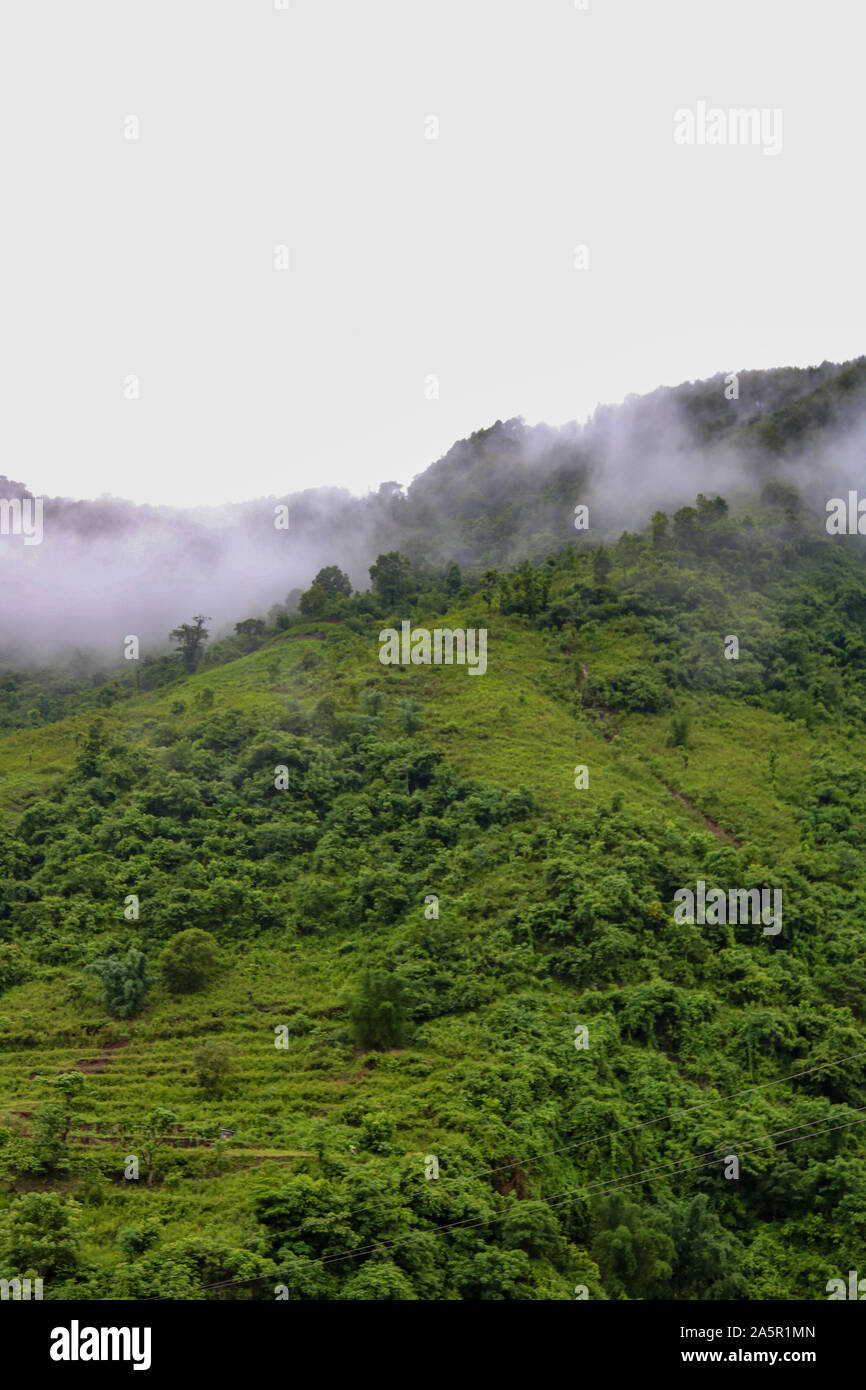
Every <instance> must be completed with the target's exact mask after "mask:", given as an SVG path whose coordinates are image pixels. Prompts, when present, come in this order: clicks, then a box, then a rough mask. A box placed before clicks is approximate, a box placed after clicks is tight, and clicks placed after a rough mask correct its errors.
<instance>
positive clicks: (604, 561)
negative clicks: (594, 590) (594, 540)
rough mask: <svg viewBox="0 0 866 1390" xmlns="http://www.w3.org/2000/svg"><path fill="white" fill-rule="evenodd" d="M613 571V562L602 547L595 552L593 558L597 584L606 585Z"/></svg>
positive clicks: (593, 569) (593, 570)
mask: <svg viewBox="0 0 866 1390" xmlns="http://www.w3.org/2000/svg"><path fill="white" fill-rule="evenodd" d="M612 569H613V561H612V560H611V558H610V556H609V555H608V553H607V551H606V550H605V548H604V546H603V545H600V546H599V547H598V549H597V550H595V551H593V556H592V572H593V575H594V576H595V582H596V584H605V583H606V582H607V577H608V575H609V574H610V572H611V570H612Z"/></svg>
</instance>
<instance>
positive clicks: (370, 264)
mask: <svg viewBox="0 0 866 1390" xmlns="http://www.w3.org/2000/svg"><path fill="white" fill-rule="evenodd" d="M0 13H2V18H0V119H2V129H3V136H2V141H0V175H2V190H3V193H2V197H3V209H4V211H3V219H2V225H0V473H6V474H8V475H9V476H11V477H13V478H16V479H20V480H22V481H24V482H26V483H27V484H28V485H29V486H30V488H31V489H32V490H33V491H34V492H36V493H44V494H57V493H60V494H64V495H67V496H79V497H93V496H97V495H99V494H101V493H103V492H108V493H112V494H114V495H117V496H124V497H130V498H133V499H135V500H138V501H148V502H165V503H175V504H179V505H186V504H192V503H220V502H224V501H230V500H239V499H242V498H246V497H252V496H256V495H262V494H269V493H278V494H283V493H286V492H289V491H295V490H297V489H300V488H303V487H309V486H316V485H319V484H323V483H331V484H340V485H344V486H346V487H349V488H350V489H352V490H353V491H355V492H364V491H366V490H367V489H368V488H371V487H372V488H374V487H376V486H378V484H379V483H380V482H381V481H383V480H385V479H396V480H398V481H400V482H404V483H406V482H409V481H410V480H411V478H412V477H413V476H414V475H415V474H416V473H418V472H420V471H421V470H422V469H423V468H425V467H426V466H427V464H428V463H430V462H432V461H433V460H434V459H435V458H437V457H439V456H440V455H441V454H442V453H444V452H445V450H446V449H447V448H448V447H449V446H450V444H451V443H452V442H453V441H454V440H455V439H458V438H461V437H463V436H465V435H467V434H469V433H471V432H472V431H473V430H474V429H478V428H480V427H482V426H484V425H486V424H489V423H491V422H492V421H494V420H495V419H497V418H507V417H509V416H513V415H524V416H526V417H527V419H529V420H531V421H534V420H539V419H543V420H547V421H550V422H552V423H559V422H562V421H565V420H569V419H574V418H578V419H582V418H584V417H585V416H586V415H587V414H588V413H590V412H591V411H592V410H593V408H594V407H595V405H596V404H597V403H598V402H599V401H617V400H621V399H622V398H623V397H624V396H625V395H626V394H628V393H629V392H643V391H647V390H651V389H652V388H654V387H655V386H658V385H660V384H670V385H673V384H676V383H677V382H679V381H682V380H691V379H694V378H696V377H702V376H708V375H711V374H713V373H714V372H717V371H726V372H727V371H732V370H734V369H736V368H738V367H769V366H777V365H783V364H789V363H793V364H799V365H808V364H810V363H817V362H820V361H822V360H824V359H826V358H830V359H833V360H842V359H845V358H848V357H852V356H856V355H858V354H860V353H862V352H863V351H864V350H866V343H864V337H863V324H864V322H866V313H864V309H866V303H864V298H866V296H864V273H863V205H864V199H863V148H862V139H863V117H862V88H863V81H862V58H863V40H864V37H866V20H864V14H866V11H863V10H862V9H861V7H859V6H858V5H856V4H854V3H851V0H822V3H821V4H820V5H816V4H814V3H813V0H726V3H725V4H724V5H720V4H718V3H716V0H589V7H588V9H586V10H581V9H579V8H577V6H576V5H575V3H574V0H363V2H362V0H289V4H288V8H287V9H286V10H282V9H277V8H276V7H275V4H274V0H79V2H78V3H74V4H73V3H70V0H40V2H39V3H38V4H36V3H33V0H5V3H4V5H3V7H2V12H0ZM700 101H704V102H706V103H707V104H708V106H710V107H713V106H717V107H721V108H723V109H728V108H733V107H758V108H767V109H770V110H773V109H776V108H779V109H780V110H781V112H782V149H781V152H780V153H779V154H777V155H765V154H764V153H763V149H762V147H761V146H760V145H757V146H745V147H744V146H731V145H727V146H718V145H717V146H709V145H703V146H698V145H694V146H691V147H689V146H683V145H678V144H676V143H675V142H674V138H673V133H674V113H675V112H676V111H677V110H678V109H683V108H696V107H697V103H698V102H700ZM130 116H133V117H135V118H137V120H138V122H139V138H138V139H137V140H135V139H127V138H125V131H129V130H131V129H132V127H131V125H130V124H129V123H128V121H127V118H128V117H130ZM431 116H432V117H435V118H436V119H437V120H438V123H439V130H438V139H429V138H426V137H427V136H428V135H429V134H430V133H431V132H432V131H433V126H432V123H431V122H430V121H429V118H430V117H431ZM281 245H286V246H288V248H289V253H288V254H289V268H288V270H285V271H283V270H279V269H276V268H275V266H274V248H275V247H276V246H281ZM577 245H585V246H586V247H587V248H588V258H589V265H588V268H587V269H576V268H575V247H576V246H577ZM131 376H135V377H137V378H138V388H139V391H140V396H139V399H137V400H134V399H133V400H130V399H126V398H125V390H126V391H130V390H134V386H130V385H129V384H128V378H130V377H131ZM432 376H435V377H437V378H438V391H439V396H438V399H429V398H428V397H429V396H430V395H431V393H432V389H433V388H432V386H431V384H430V382H429V380H428V378H430V377H432ZM425 387H426V390H425Z"/></svg>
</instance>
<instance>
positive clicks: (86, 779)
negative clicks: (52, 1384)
mask: <svg viewBox="0 0 866 1390" xmlns="http://www.w3.org/2000/svg"><path fill="white" fill-rule="evenodd" d="M864 383H866V359H858V361H857V362H856V363H852V364H848V365H846V366H845V367H837V366H834V365H830V364H825V365H824V366H822V367H820V368H816V369H814V370H812V371H809V372H805V371H793V370H780V371H778V372H764V373H742V374H741V375H740V378H739V382H738V391H739V394H738V396H736V397H735V398H733V399H727V398H726V396H725V387H726V383H725V379H724V378H721V377H719V378H717V379H715V380H714V381H712V382H704V383H698V384H695V385H692V386H686V387H681V388H678V389H677V390H676V391H675V392H657V393H655V394H654V395H653V396H650V397H647V398H644V399H642V400H634V401H630V402H627V403H626V405H624V406H623V407H620V408H619V409H618V410H611V411H599V412H598V413H597V415H596V417H595V418H594V419H593V420H592V421H591V422H589V423H588V424H587V425H586V426H584V427H580V428H578V427H574V428H572V429H558V430H555V429H548V428H547V427H540V426H539V427H533V428H530V427H527V426H525V425H524V424H522V423H521V422H519V421H511V422H507V423H501V422H500V423H498V424H497V425H495V426H494V427H493V428H492V429H490V430H485V431H481V432H479V434H477V435H474V436H472V438H471V439H470V440H468V441H464V442H463V443H461V444H458V445H455V447H454V449H452V450H451V451H450V452H449V454H448V455H447V456H446V457H445V458H444V459H442V460H440V461H439V463H437V464H434V465H433V466H432V467H431V468H430V469H429V470H428V471H427V472H426V473H425V474H424V475H422V477H421V478H419V479H418V480H416V482H415V483H414V484H413V485H412V487H410V488H409V489H408V492H407V493H406V494H405V495H404V494H403V492H402V491H401V490H399V489H395V488H390V489H389V488H388V487H384V488H383V489H382V490H381V491H380V493H379V495H378V496H377V497H376V498H373V499H368V500H367V501H366V502H354V501H352V499H348V498H343V499H342V500H341V501H340V502H339V503H338V504H337V505H336V511H335V512H334V513H333V514H332V517H331V521H332V522H333V521H334V517H336V518H337V519H336V522H334V525H333V529H331V530H330V531H329V532H328V534H327V535H326V534H325V531H321V532H320V533H317V536H318V539H317V541H316V547H315V548H314V547H313V546H312V544H310V545H309V546H308V548H307V552H306V553H307V554H308V555H309V556H312V555H313V553H314V550H315V554H316V557H317V559H320V560H321V564H320V566H319V568H318V573H317V572H316V570H315V569H310V570H309V571H308V572H307V573H305V575H304V578H303V581H301V582H299V583H298V584H297V585H294V586H293V585H292V583H291V582H287V583H285V584H284V585H283V586H282V589H281V590H279V591H277V593H275V594H274V595H273V596H272V597H271V599H270V606H267V595H266V594H265V593H264V589H266V588H267V585H266V584H265V585H264V586H263V592H262V604H263V606H262V607H261V608H257V607H256V606H255V604H254V603H253V602H252V601H250V602H248V603H244V604H243V606H242V608H241V610H240V611H239V610H238V609H235V613H234V627H233V630H232V629H231V628H230V629H229V630H228V632H227V634H226V635H224V636H221V635H219V634H218V633H217V632H216V631H214V633H213V640H209V629H208V627H207V623H208V621H209V618H208V616H207V615H208V614H209V613H210V612H211V611H212V610H211V609H209V608H207V607H205V606H204V604H203V605H202V610H201V613H200V614H199V615H197V616H193V611H192V610H191V611H190V612H186V611H184V610H181V611H175V612H174V614H173V616H172V620H171V622H172V623H173V624H175V625H176V626H175V628H174V632H173V634H172V636H173V645H174V647H175V651H174V653H173V654H169V649H170V647H171V645H172V644H171V643H169V641H168V640H167V634H168V630H169V626H170V625H171V624H166V626H165V630H164V633H163V640H162V642H161V643H160V644H159V645H157V644H152V645H151V646H150V648H148V647H147V646H145V647H144V648H143V651H142V656H141V659H138V660H135V659H133V660H120V661H119V662H118V661H117V660H116V658H117V657H118V656H119V652H120V641H121V637H122V634H121V637H118V638H117V641H116V646H115V660H114V663H113V665H112V666H111V667H110V669H103V668H98V667H97V666H96V665H94V664H93V659H91V658H89V657H88V656H87V655H86V653H82V655H81V656H80V657H79V658H78V659H77V661H76V662H72V663H67V664H65V665H64V666H63V667H62V669H61V668H60V667H59V666H58V667H52V666H51V665H49V666H47V667H45V666H44V665H43V666H42V667H41V668H35V669H34V668H33V667H30V666H25V665H23V664H22V665H19V666H18V667H14V666H13V667H10V668H9V669H7V670H6V671H5V672H4V673H3V676H2V678H0V695H2V710H0V720H2V724H0V989H2V994H0V1278H8V1279H12V1278H16V1277H17V1278H24V1277H27V1276H28V1275H29V1276H31V1277H37V1276H38V1277H41V1278H42V1279H43V1281H44V1296H45V1297H46V1298H64V1297H71V1296H74V1297H83V1298H88V1299H94V1300H101V1299H112V1298H129V1299H138V1298H172V1299H200V1298H244V1299H246V1298H257V1299H259V1298H260V1299H267V1300H272V1299H274V1298H275V1297H288V1298H290V1299H375V1300H379V1299H452V1300H453V1299H463V1300H470V1299H523V1300H541V1299H555V1300H565V1299H572V1298H574V1297H575V1296H577V1297H589V1298H591V1299H682V1300H694V1299H700V1300H705V1299H718V1298H734V1299H752V1300H761V1299H769V1298H807V1299H823V1298H826V1297H827V1292H826V1289H827V1284H828V1281H829V1280H831V1279H834V1278H838V1277H840V1276H841V1277H847V1271H848V1270H849V1269H856V1268H857V1265H858V1260H859V1261H860V1262H861V1263H862V1253H861V1252H862V1248H863V1240H864V1234H866V1139H864V1130H863V1128H862V1125H863V1122H864V1119H866V1028H864V1002H866V995H864V988H866V967H864V964H863V957H862V952H861V951H860V949H859V947H860V946H861V945H862V943H863V914H864V909H866V871H864V865H863V857H862V852H861V849H862V843H863V833H864V819H866V773H864V770H863V769H864V767H866V675H864V653H866V565H864V551H863V541H862V539H861V538H860V537H859V536H857V535H856V534H855V535H845V534H842V535H836V534H829V533H828V529H827V526H826V524H825V523H826V512H825V502H826V501H827V500H829V499H830V498H831V497H835V496H845V495H846V489H847V488H848V487H849V486H851V487H854V486H856V481H857V477H858V471H857V470H858V468H861V465H860V464H859V461H858V456H857V450H856V445H857V440H858V439H859V437H860V434H861V433H862V425H863V418H864V417H863V410H864ZM64 505H67V504H64ZM82 505H83V504H68V507H69V508H70V509H71V512H72V513H73V514H74V515H76V516H78V517H79V518H86V516H87V512H86V509H85V511H81V510H80V507H81V506H82ZM581 505H585V506H586V507H587V508H588V516H587V518H586V522H587V524H586V525H585V526H582V527H580V529H576V527H575V521H576V518H577V514H576V513H575V508H576V507H578V506H581ZM318 506H319V503H318V502H317V503H316V505H315V507H314V506H313V503H312V502H311V503H310V512H309V516H310V517H311V518H312V517H314V515H315V516H318V517H320V516H321V512H320V511H319V510H317V508H318ZM57 515H58V517H59V515H60V512H59V511H58V514H57ZM304 515H305V513H304V511H303V503H296V502H293V503H292V517H293V523H294V521H295V520H296V518H297V517H298V516H300V517H301V518H302V519H303V517H304ZM48 518H49V509H48V508H47V507H46V526H47V524H48ZM157 520H158V519H157ZM157 520H154V522H153V524H154V526H157ZM64 524H65V523H64ZM78 524H79V523H78V522H76V525H78ZM298 524H299V525H300V524H301V522H299V523H298ZM315 524H318V522H316V523H315ZM172 525H176V526H177V528H178V529H177V531H176V533H175V539H176V540H179V539H181V538H182V537H183V535H184V534H185V533H184V532H183V529H182V526H181V522H180V521H179V520H177V519H175V521H174V522H173V523H172ZM313 525H314V523H313V521H312V520H311V521H310V527H311V531H312V529H313ZM157 529H158V526H157ZM353 530H354V533H355V536H356V540H357V542H358V544H357V547H356V549H354V550H352V551H351V554H352V556H357V557H358V558H357V563H358V564H362V563H366V564H367V566H368V567H369V575H368V576H365V575H363V574H361V573H359V571H358V568H357V567H353V565H354V561H353V564H350V562H349V560H348V559H347V554H348V553H349V552H347V551H346V549H345V548H344V545H343V541H344V539H345V538H346V537H347V536H348V535H349V534H350V532H352V531H353ZM81 534H82V538H83V543H86V541H87V537H88V528H87V524H86V519H85V520H84V521H82V522H81ZM308 539H309V537H308ZM267 543H268V545H270V544H271V539H270V537H269V538H268V542H267ZM275 543H276V542H275ZM319 546H321V550H319V549H318V547H319ZM328 546H329V547H330V548H328ZM364 547H367V549H366V550H365V549H364ZM45 549H46V553H48V549H49V547H48V542H47V540H46V546H45ZM7 563H9V564H10V565H11V564H12V562H11V561H8V562H7ZM269 564H270V561H269ZM347 570H349V571H351V572H349V573H347V572H346V571H347ZM229 577H230V578H233V582H234V590H235V593H236V595H237V596H238V600H239V601H240V599H241V598H242V597H243V595H244V574H243V573H242V572H238V573H236V574H234V575H233V576H229ZM293 577H294V576H293ZM225 578H226V576H223V580H225ZM221 582H222V581H221ZM268 583H270V579H269V580H268ZM291 587H297V588H299V589H300V592H299V593H298V594H295V595H294V596H293V597H292V598H291V600H290V601H288V602H286V601H282V602H281V601H280V594H285V593H286V592H287V591H288V589H289V588H291ZM226 592H228V588H227V589H226ZM227 611H228V610H227ZM190 619H191V621H190ZM404 623H409V624H410V625H411V628H412V630H415V631H417V630H418V629H424V630H425V631H430V632H432V631H435V630H436V629H449V630H452V631H453V630H461V631H471V632H473V633H475V634H477V633H478V632H479V631H480V630H482V629H483V630H484V631H485V632H486V669H485V670H484V671H483V673H482V671H481V669H480V667H479V668H478V670H477V671H475V672H474V673H473V672H472V671H471V666H469V665H467V664H463V665H461V664H450V665H449V664H438V665H437V664H432V663H427V664H425V663H424V662H421V661H417V662H414V663H413V662H411V661H410V662H408V663H407V664H383V661H382V660H381V659H380V658H381V655H382V642H383V639H382V637H381V634H382V633H383V631H386V630H388V629H395V630H396V631H397V632H398V633H400V632H401V631H402V625H403V624H404ZM124 630H125V631H126V632H134V631H135V628H134V627H133V626H132V625H129V626H127V627H125V629H124ZM96 645H98V644H96ZM106 645H107V646H110V643H108V644H106ZM89 663H90V664H89ZM699 884H701V885H703V886H704V890H705V893H706V896H707V898H709V897H710V896H711V895H712V894H713V892H714V890H716V891H717V893H718V894H719V895H724V896H725V897H726V898H727V895H728V894H729V893H731V892H732V891H733V892H741V893H743V894H745V895H748V894H749V893H750V892H752V891H753V890H757V891H758V893H760V892H761V891H766V892H767V893H768V894H769V896H770V897H771V898H772V895H773V894H776V893H778V894H781V897H780V899H779V902H780V903H781V904H783V908H782V910H780V911H778V912H777V914H776V918H775V919H774V920H773V922H772V924H771V922H770V921H769V920H768V919H767V918H762V919H759V920H755V919H754V918H753V919H752V920H742V919H741V920H739V921H737V920H730V919H729V920H724V919H722V920H720V919H719V914H718V913H716V915H715V920H714V918H713V916H712V915H711V914H710V913H709V912H707V913H706V914H703V913H701V914H697V913H696V912H695V911H693V910H688V911H684V910H683V909H682V906H681V904H682V901H683V898H682V895H683V892H684V890H694V892H695V894H696V896H697V894H698V891H699V890H698V885H699ZM701 918H703V920H701Z"/></svg>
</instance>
